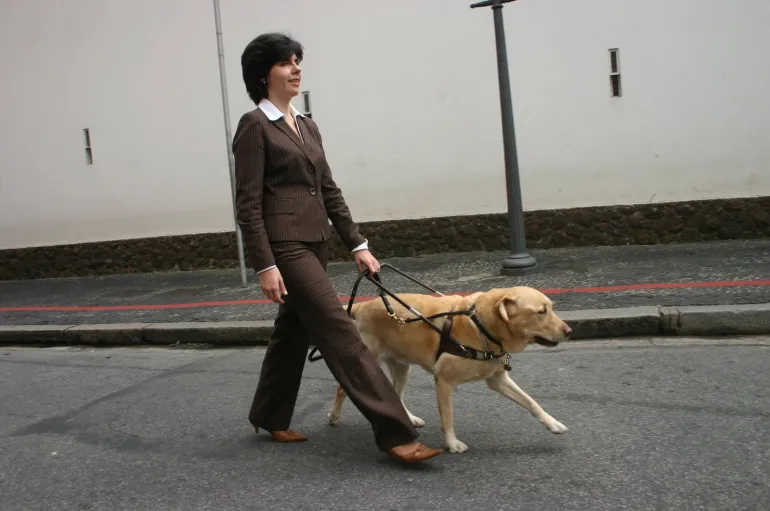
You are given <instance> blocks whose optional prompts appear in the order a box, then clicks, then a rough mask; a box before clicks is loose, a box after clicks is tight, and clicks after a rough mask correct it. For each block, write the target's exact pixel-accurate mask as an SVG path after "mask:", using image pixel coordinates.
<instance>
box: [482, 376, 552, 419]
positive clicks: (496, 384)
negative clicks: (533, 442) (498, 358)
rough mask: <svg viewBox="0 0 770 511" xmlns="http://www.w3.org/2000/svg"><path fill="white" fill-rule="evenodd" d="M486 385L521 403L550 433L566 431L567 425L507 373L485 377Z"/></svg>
mask: <svg viewBox="0 0 770 511" xmlns="http://www.w3.org/2000/svg"><path fill="white" fill-rule="evenodd" d="M487 385H488V386H489V388H490V389H492V390H494V391H495V392H499V393H500V394H502V395H503V396H505V397H507V398H508V399H510V400H511V401H513V402H514V403H517V404H519V405H521V406H522V407H523V408H525V409H526V410H527V411H528V412H529V413H531V414H532V415H534V416H535V418H536V419H537V420H539V421H540V422H541V423H542V424H543V425H544V426H545V427H546V428H548V430H549V431H550V432H551V433H556V434H559V433H566V432H567V426H565V425H564V424H562V423H561V422H559V421H557V420H556V419H554V418H553V417H551V416H550V415H549V414H548V413H546V411H545V410H543V409H542V408H541V407H540V405H539V404H537V402H536V401H535V400H534V399H532V398H531V397H529V396H528V395H527V393H526V392H524V391H523V390H521V388H519V386H518V385H516V382H514V381H513V380H512V379H511V377H510V376H508V373H507V372H505V371H501V372H499V373H495V374H494V375H492V376H490V377H489V378H488V379H487Z"/></svg>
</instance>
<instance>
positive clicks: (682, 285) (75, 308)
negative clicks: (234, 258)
mask: <svg viewBox="0 0 770 511" xmlns="http://www.w3.org/2000/svg"><path fill="white" fill-rule="evenodd" d="M747 286H770V280H731V281H720V282H661V283H649V284H627V285H621V286H596V287H572V288H550V289H548V288H546V289H540V291H541V292H543V293H545V294H547V295H557V294H568V293H586V294H592V293H617V292H621V291H649V290H655V289H696V288H718V287H747ZM448 294H452V295H460V296H465V295H469V294H471V293H470V292H459V293H448ZM374 298H376V297H375V296H360V297H358V298H356V301H362V302H363V301H368V300H373V299H374ZM349 300H350V297H349V296H341V297H340V301H341V302H347V301H349ZM270 303H272V302H271V301H270V300H268V299H266V298H256V299H249V300H223V301H208V302H192V303H167V304H155V305H63V306H62V305H41V306H36V305H33V306H27V307H0V312H107V311H129V310H164V309H191V308H195V307H226V306H230V305H266V304H270Z"/></svg>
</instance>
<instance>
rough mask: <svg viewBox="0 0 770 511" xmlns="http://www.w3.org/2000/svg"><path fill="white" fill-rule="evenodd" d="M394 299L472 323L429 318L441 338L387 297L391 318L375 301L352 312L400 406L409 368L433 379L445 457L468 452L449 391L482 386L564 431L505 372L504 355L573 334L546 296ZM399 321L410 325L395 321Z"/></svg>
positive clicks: (521, 292) (340, 394)
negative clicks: (456, 425)
mask: <svg viewBox="0 0 770 511" xmlns="http://www.w3.org/2000/svg"><path fill="white" fill-rule="evenodd" d="M396 296H398V297H399V298H400V299H401V300H403V301H404V303H406V304H407V305H409V306H411V307H412V308H414V309H415V310H417V311H418V312H419V313H420V314H422V315H423V316H425V317H429V316H432V315H434V314H440V313H446V312H450V311H455V312H456V313H457V312H460V311H470V310H473V316H471V315H468V314H465V315H462V314H461V315H455V316H443V317H439V318H436V319H433V320H432V321H433V323H434V324H435V325H436V326H437V327H440V328H441V334H439V332H437V331H436V330H434V329H432V328H431V327H430V326H429V325H427V324H425V322H423V321H416V322H411V321H413V320H412V319H409V318H414V317H415V316H414V315H413V314H411V313H410V312H409V311H408V310H407V309H406V308H404V307H403V306H402V305H401V304H400V303H398V302H397V301H395V300H393V299H392V298H390V299H388V301H389V304H390V307H392V312H393V313H394V316H395V317H393V316H390V315H389V314H388V310H387V308H386V306H385V304H384V303H383V300H381V299H379V298H378V299H375V300H371V301H367V302H363V303H356V304H354V305H353V308H352V310H351V315H352V317H353V319H354V321H355V323H356V326H357V327H358V329H359V331H360V332H361V336H362V338H363V341H364V343H365V344H366V346H367V347H368V348H369V349H370V350H371V351H372V352H373V353H374V355H375V356H376V357H377V358H378V359H379V360H384V361H385V362H386V364H387V366H388V369H389V370H390V374H391V377H392V379H393V386H394V387H395V389H396V391H397V392H398V393H399V395H400V396H401V401H402V403H403V400H404V399H403V396H404V388H405V387H406V382H407V379H408V377H409V372H410V369H411V366H412V365H418V366H420V367H422V368H423V369H424V370H426V371H428V372H429V373H431V374H432V375H433V376H434V379H435V381H436V395H437V401H438V410H439V415H440V417H441V430H442V431H443V432H444V441H445V445H446V447H447V448H448V449H449V451H450V452H452V453H461V452H464V451H466V450H467V449H468V446H467V445H466V444H464V443H463V442H461V441H460V440H458V439H457V436H456V435H455V428H454V423H453V422H454V421H453V411H452V392H453V389H454V387H455V386H456V385H458V384H461V383H467V382H473V381H478V380H484V381H486V383H487V385H488V386H489V388H491V389H492V390H494V391H497V392H499V393H500V394H502V395H503V396H505V397H507V398H508V399H510V400H511V401H513V402H515V403H518V404H519V405H521V406H522V407H524V408H525V409H527V410H528V411H529V412H530V413H531V414H532V415H533V416H535V418H537V419H538V420H539V421H540V422H541V423H542V424H543V425H545V427H546V428H548V429H549V430H550V431H551V432H552V433H557V434H558V433H565V432H566V431H567V427H566V426H565V425H564V424H562V423H561V422H559V421H557V420H556V419H554V418H553V417H551V416H550V415H549V414H548V413H546V412H545V411H544V410H543V409H542V408H541V407H540V405H539V404H537V402H535V400H534V399H532V398H531V397H529V396H528V395H527V394H526V393H525V392H524V391H523V390H521V389H520V388H519V386H518V385H516V383H515V382H514V381H513V380H512V379H511V378H510V377H509V376H508V372H507V370H506V369H507V368H506V365H507V358H508V357H509V356H510V355H509V354H512V353H519V352H521V351H522V350H524V348H526V347H527V345H528V344H530V343H532V342H537V343H539V344H541V345H544V346H548V347H552V346H556V345H557V344H558V343H559V342H561V341H564V340H567V339H568V338H569V336H570V334H571V333H572V329H571V328H570V327H569V326H567V325H566V324H565V323H564V322H563V321H562V320H561V319H559V317H558V316H557V315H556V314H555V313H554V311H553V303H552V302H551V300H550V299H549V298H548V297H547V296H545V295H544V294H543V293H541V292H539V291H537V290H535V289H533V288H530V287H513V288H506V289H492V290H490V291H487V292H481V293H475V294H473V295H470V296H466V297H463V296H431V295H424V294H397V295H396ZM405 319H408V320H409V321H407V322H403V321H401V320H405ZM448 322H451V323H449V324H448ZM447 334H448V335H451V339H448V338H447V337H448V336H447ZM453 341H456V342H453ZM458 343H459V345H462V347H459V346H458ZM497 343H499V344H500V345H502V347H501V346H499V345H498V344H497ZM437 355H438V356H437ZM508 369H509V368H508ZM345 397H346V395H345V392H344V391H343V390H342V389H341V388H338V389H337V396H336V398H335V400H334V404H333V405H332V408H331V411H330V412H329V414H328V419H329V423H330V424H336V423H337V422H338V421H339V419H340V411H341V410H342V404H343V402H344V400H345ZM404 407H405V408H406V405H404ZM407 413H408V414H409V417H410V418H411V420H412V423H413V424H414V425H415V426H417V427H421V426H424V425H425V422H424V421H423V420H422V419H420V418H419V417H417V416H415V415H413V414H412V413H411V412H410V411H409V410H408V409H407Z"/></svg>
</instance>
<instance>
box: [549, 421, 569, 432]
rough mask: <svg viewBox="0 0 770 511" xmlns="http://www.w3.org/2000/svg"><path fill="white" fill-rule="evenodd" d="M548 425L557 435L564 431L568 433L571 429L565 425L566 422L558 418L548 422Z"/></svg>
mask: <svg viewBox="0 0 770 511" xmlns="http://www.w3.org/2000/svg"><path fill="white" fill-rule="evenodd" d="M546 427H547V428H548V430H549V431H550V432H551V433H553V434H555V435H561V434H562V433H566V432H567V431H568V430H569V429H568V428H567V426H565V425H564V424H562V423H561V422H559V421H557V420H554V421H552V422H549V423H548V424H546Z"/></svg>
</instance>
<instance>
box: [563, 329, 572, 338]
mask: <svg viewBox="0 0 770 511" xmlns="http://www.w3.org/2000/svg"><path fill="white" fill-rule="evenodd" d="M570 335H572V329H571V328H570V327H568V326H565V327H564V337H566V338H567V339H569V336H570Z"/></svg>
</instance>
